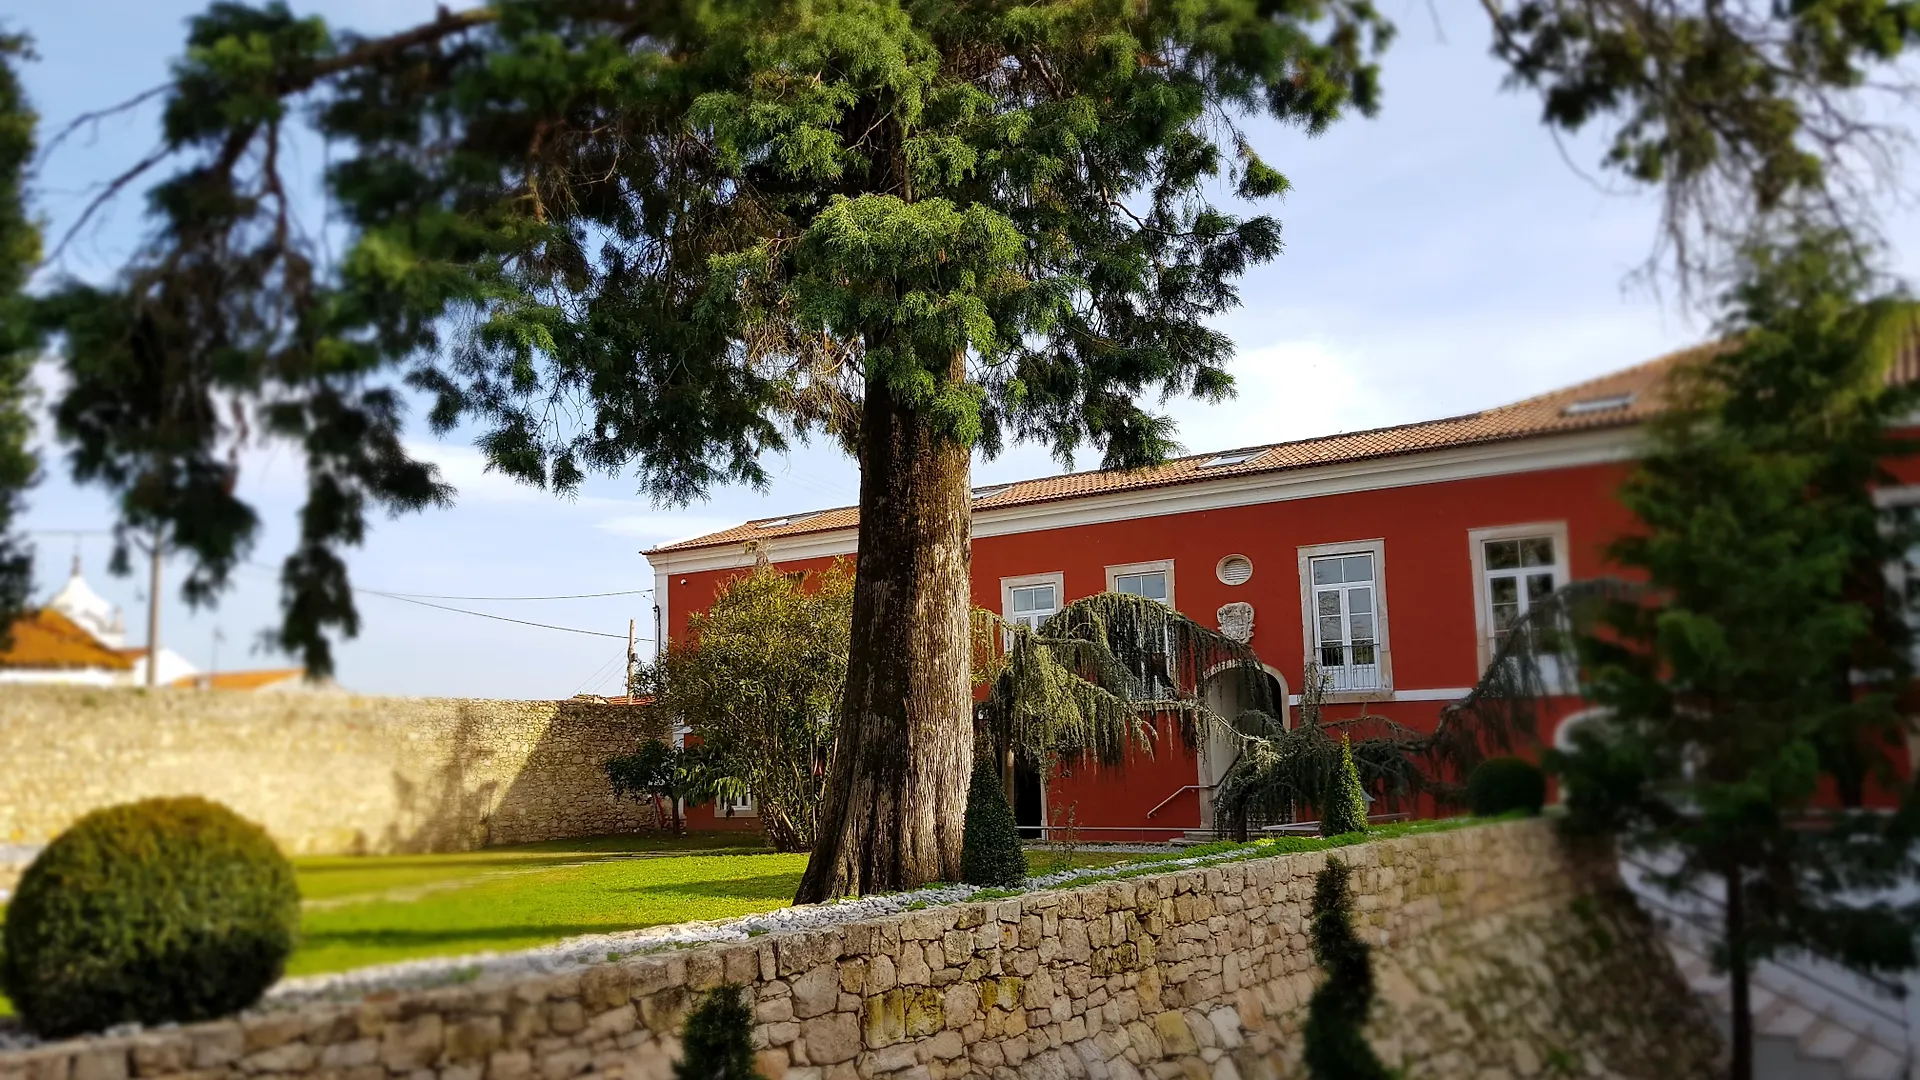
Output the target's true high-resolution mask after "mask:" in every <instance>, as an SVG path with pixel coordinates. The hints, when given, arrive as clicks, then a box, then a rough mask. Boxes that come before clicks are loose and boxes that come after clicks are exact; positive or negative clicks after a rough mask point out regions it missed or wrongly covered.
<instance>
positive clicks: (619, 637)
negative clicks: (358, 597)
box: [353, 589, 653, 641]
mask: <svg viewBox="0 0 1920 1080" xmlns="http://www.w3.org/2000/svg"><path fill="white" fill-rule="evenodd" d="M353 591H354V592H357V593H366V594H367V595H368V596H384V597H386V598H387V599H389V600H398V601H400V602H401V603H403V604H418V605H420V606H421V607H429V608H433V609H435V610H437V611H452V612H457V613H459V614H461V615H478V616H479V617H480V618H482V619H495V620H498V621H499V622H508V623H514V624H517V625H519V626H533V627H538V628H540V629H542V630H563V631H565V632H567V633H569V634H586V635H588V636H590V637H603V638H612V639H614V640H615V641H625V640H627V635H625V634H603V633H601V632H600V631H598V630H582V629H580V628H579V627H575V626H555V625H553V624H552V623H538V622H528V621H527V620H525V619H509V618H507V617H506V616H505V615H489V614H487V613H486V612H484V611H469V610H467V609H466V608H457V607H448V606H447V605H445V604H429V603H427V602H426V601H425V600H415V599H412V598H411V597H406V596H402V595H400V594H399V593H389V592H377V591H375V590H373V589H354V590H353ZM635 640H636V641H652V640H653V639H652V638H636V639H635Z"/></svg>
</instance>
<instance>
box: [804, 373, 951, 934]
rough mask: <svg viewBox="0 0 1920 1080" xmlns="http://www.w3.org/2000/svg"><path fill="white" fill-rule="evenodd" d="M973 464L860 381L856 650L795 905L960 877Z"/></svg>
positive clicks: (921, 419)
mask: <svg viewBox="0 0 1920 1080" xmlns="http://www.w3.org/2000/svg"><path fill="white" fill-rule="evenodd" d="M960 363H961V360H960V358H958V357H956V358H955V371H954V372H953V377H955V378H959V377H961V376H962V375H963V369H962V368H961V367H960ZM970 473H971V453H970V449H969V448H968V447H966V446H963V445H960V444H957V443H955V442H953V441H952V440H950V439H947V438H944V437H942V436H941V435H939V434H938V433H937V432H936V431H935V430H934V429H933V426H932V424H931V423H930V422H929V419H928V418H927V417H925V416H922V415H918V414H916V413H914V412H913V411H911V410H908V409H904V408H901V407H900V406H899V405H898V404H896V403H895V401H894V400H893V395H892V394H891V393H889V392H888V391H887V389H886V388H885V387H882V386H869V387H868V388H867V394H866V402H865V406H864V412H863V416H862V419H861V427H860V554H859V561H858V564H857V566H856V568H855V575H854V585H853V647H852V651H851V652H850V654H849V655H848V658H847V689H846V695H845V697H844V698H843V699H842V706H841V710H840V719H839V724H838V727H837V729H836V732H835V740H834V752H833V765H832V767H831V768H830V770H829V772H828V776H827V789H826V798H825V801H824V803H823V805H822V806H821V808H820V829H819V832H818V834H817V835H816V838H815V841H814V848H813V857H812V858H811V859H810V860H809V861H808V863H807V873H806V876H805V877H804V878H802V879H801V882H800V891H799V893H798V895H797V896H796V897H795V901H796V902H797V903H802V904H811V903H820V902H822V901H826V900H831V899H833V898H835V897H839V896H844V895H846V894H848V893H850V892H859V893H862V894H864V893H871V892H890V891H895V890H899V889H909V888H913V887H915V886H918V885H924V884H926V883H928V882H932V881H958V880H959V878H960V829H961V822H962V821H963V820H964V819H965V817H966V808H967V781H968V778H969V775H970V774H971V771H972V768H973V733H972V726H973V725H972V720H971V717H972V702H973V693H972V682H971V677H970V674H969V668H970V666H971V663H972V652H971V649H970V647H969V644H970V643H969V637H968V633H967V629H968V626H967V619H968V612H969V610H970V607H971V605H970V589H969V577H968V564H969V562H970V561H971V553H970V550H969V548H968V532H969V526H970V523H971V516H972V508H973V507H972V492H971V489H970V487H969V476H970Z"/></svg>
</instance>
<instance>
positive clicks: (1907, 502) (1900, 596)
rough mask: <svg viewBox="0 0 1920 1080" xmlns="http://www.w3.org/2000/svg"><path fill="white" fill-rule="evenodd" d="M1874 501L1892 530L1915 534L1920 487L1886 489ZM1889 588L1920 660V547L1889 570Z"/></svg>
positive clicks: (1875, 493)
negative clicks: (1893, 528) (1904, 620)
mask: <svg viewBox="0 0 1920 1080" xmlns="http://www.w3.org/2000/svg"><path fill="white" fill-rule="evenodd" d="M1874 502H1875V503H1877V504H1878V505H1879V506H1880V508H1881V510H1882V511H1883V512H1885V514H1886V515H1887V525H1888V527H1890V528H1891V527H1895V526H1899V527H1902V528H1905V529H1907V530H1909V531H1910V535H1920V534H1914V533H1912V532H1911V530H1913V529H1914V526H1915V519H1916V518H1920V487H1902V488H1882V489H1881V490H1879V491H1876V492H1874ZM1887 585H1888V586H1889V587H1890V588H1891V589H1892V590H1893V594H1894V595H1893V600H1894V603H1895V605H1896V606H1897V609H1898V610H1899V611H1900V612H1901V613H1902V614H1903V615H1905V617H1906V620H1907V626H1908V628H1909V629H1911V630H1912V631H1913V633H1914V638H1913V641H1914V652H1915V659H1916V660H1917V661H1920V544H1917V545H1915V546H1913V547H1910V548H1908V549H1907V551H1906V554H1905V555H1904V556H1903V557H1901V558H1900V559H1898V560H1896V561H1894V562H1893V563H1891V564H1890V565H1888V567H1887Z"/></svg>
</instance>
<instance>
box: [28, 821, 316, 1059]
mask: <svg viewBox="0 0 1920 1080" xmlns="http://www.w3.org/2000/svg"><path fill="white" fill-rule="evenodd" d="M299 928H300V893H299V890H298V889H297V888H296V887H295V885H294V880H293V867H292V866H291V865H290V864H289V863H288V862H287V859H286V856H284V855H282V854H280V850H279V849H278V848H276V847H275V846H274V844H273V841H272V840H271V839H269V838H268V837H267V834H266V831H265V830H264V829H262V828H260V827H259V826H258V825H255V824H253V823H252V822H250V821H247V820H246V819H244V818H242V817H240V816H239V815H237V814H235V813H234V812H233V811H231V810H228V809H227V808H226V807H224V806H221V805H219V804H218V803H213V802H208V801H207V800H205V799H199V798H179V799H145V800H143V801H140V802H136V803H126V804H123V805H120V806H113V807H108V808H106V809H104V810H95V811H94V812H93V813H91V814H88V815H87V816H86V817H83V818H81V819H80V820H79V821H78V822H77V823H75V824H74V826H73V827H72V828H70V829H68V830H67V831H66V832H64V833H62V834H60V836H59V837H58V838H57V839H55V840H54V841H53V843H51V844H48V845H47V849H46V850H45V851H42V852H41V853H40V857H39V858H37V859H35V860H34V861H33V865H32V866H30V867H28V868H27V872H26V874H25V875H24V876H22V877H21V879H20V889H19V892H18V893H17V894H16V895H15V896H14V898H13V903H12V905H11V906H10V907H9V908H8V909H7V921H6V927H5V937H4V948H3V949H0V987H3V988H4V989H5V990H6V992H7V996H8V997H10V998H12V999H13V1006H14V1008H15V1009H17V1010H19V1012H20V1015H21V1018H22V1019H23V1020H25V1021H26V1024H27V1026H28V1027H29V1028H31V1029H33V1030H34V1031H35V1032H37V1033H39V1034H41V1035H44V1036H48V1037H55V1036H63V1035H73V1034H77V1033H79V1032H83V1031H94V1030H98V1029H100V1028H104V1027H110V1026H112V1025H114V1024H120V1023H125V1022H127V1021H139V1022H140V1023H144V1024H158V1023H165V1022H168V1021H182V1022H184V1021H192V1020H205V1019H209V1018H212V1017H216V1016H223V1015H225V1014H227V1013H232V1012H237V1011H239V1010H240V1009H243V1008H245V1007H247V1006H248V1005H251V1004H253V1003H254V1002H255V1001H256V1000H258V999H259V997H260V995H261V993H262V992H264V991H265V990H266V989H267V987H268V986H270V985H272V984H273V981H274V980H275V979H278V978H279V977H280V971H281V968H282V967H283V966H284V965H285V963H286V960H287V954H288V953H290V952H292V951H293V945H294V939H295V937H296V935H297V933H298V931H299Z"/></svg>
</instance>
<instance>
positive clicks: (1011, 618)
mask: <svg viewBox="0 0 1920 1080" xmlns="http://www.w3.org/2000/svg"><path fill="white" fill-rule="evenodd" d="M1061 578H1062V575H1061V574H1060V573H1059V571H1055V572H1053V573H1051V574H1027V575H1025V576H1023V577H1010V578H1001V579H1000V614H1001V615H1002V616H1003V617H1005V619H1006V620H1007V621H1008V622H1010V623H1018V624H1019V625H1021V626H1024V627H1026V628H1027V629H1029V630H1038V629H1039V628H1040V624H1041V623H1043V622H1046V621H1047V619H1049V618H1050V617H1052V616H1053V614H1054V613H1055V612H1057V611H1059V610H1060V608H1061V607H1062V606H1063V605H1064V604H1065V602H1066V601H1065V595H1066V589H1065V587H1064V583H1063V582H1062V580H1061Z"/></svg>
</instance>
